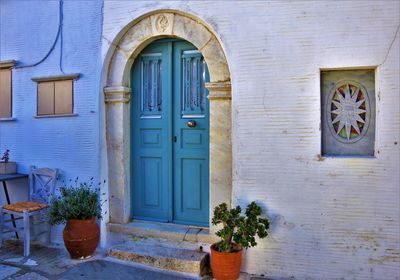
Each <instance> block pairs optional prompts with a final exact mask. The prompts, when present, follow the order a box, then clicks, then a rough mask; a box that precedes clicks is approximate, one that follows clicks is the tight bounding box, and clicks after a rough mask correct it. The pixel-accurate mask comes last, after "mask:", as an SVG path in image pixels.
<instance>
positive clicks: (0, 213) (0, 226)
mask: <svg viewBox="0 0 400 280" xmlns="http://www.w3.org/2000/svg"><path fill="white" fill-rule="evenodd" d="M3 227H4V211H3V206H0V248H1V246H2V245H3Z"/></svg>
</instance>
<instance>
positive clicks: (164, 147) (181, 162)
mask: <svg viewBox="0 0 400 280" xmlns="http://www.w3.org/2000/svg"><path fill="white" fill-rule="evenodd" d="M208 81H209V74H208V70H207V65H206V63H205V61H204V58H203V56H202V55H201V53H200V51H199V50H197V48H196V47H195V46H193V45H192V44H190V43H189V42H187V41H183V40H177V39H161V40H156V41H154V42H152V43H151V44H150V45H149V46H147V47H146V48H145V49H144V50H143V51H142V52H141V53H140V54H139V55H138V56H137V57H136V59H135V62H134V64H133V66H132V70H131V88H132V97H131V113H132V118H131V132H132V133H131V144H132V148H131V168H132V170H131V178H132V180H131V184H132V193H131V194H132V216H133V218H134V219H143V220H153V221H161V222H173V223H180V224H189V225H197V226H208V221H209V101H208V99H207V98H206V96H207V95H208V91H207V89H206V88H205V83H206V82H208Z"/></svg>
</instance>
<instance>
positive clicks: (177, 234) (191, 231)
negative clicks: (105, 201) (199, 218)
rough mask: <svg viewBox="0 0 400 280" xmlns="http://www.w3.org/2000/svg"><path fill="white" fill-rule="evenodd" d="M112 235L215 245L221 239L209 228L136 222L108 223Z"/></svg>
mask: <svg viewBox="0 0 400 280" xmlns="http://www.w3.org/2000/svg"><path fill="white" fill-rule="evenodd" d="M107 228H108V230H109V231H110V232H111V233H120V234H128V235H133V236H139V237H140V236H143V237H152V238H164V239H169V240H174V241H189V242H201V243H209V244H211V243H214V242H217V241H218V240H219V239H218V237H216V236H215V235H213V234H210V231H209V229H208V228H205V227H196V226H189V225H180V224H172V223H161V222H151V221H139V220H135V221H133V222H130V223H127V224H118V223H108V224H107Z"/></svg>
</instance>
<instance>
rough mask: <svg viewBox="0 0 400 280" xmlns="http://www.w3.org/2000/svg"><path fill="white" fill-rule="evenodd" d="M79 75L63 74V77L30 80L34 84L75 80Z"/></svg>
mask: <svg viewBox="0 0 400 280" xmlns="http://www.w3.org/2000/svg"><path fill="white" fill-rule="evenodd" d="M80 75H81V74H79V73H74V74H65V75H57V76H45V77H34V78H31V80H32V81H34V82H38V83H39V82H51V81H64V80H77V79H78V78H79V76H80Z"/></svg>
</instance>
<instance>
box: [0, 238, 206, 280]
mask: <svg viewBox="0 0 400 280" xmlns="http://www.w3.org/2000/svg"><path fill="white" fill-rule="evenodd" d="M22 251H23V248H22V243H21V242H18V241H6V242H4V243H3V246H2V248H1V249H0V279H7V280H8V279H10V280H11V279H18V280H55V279H62V280H80V279H82V280H89V279H90V280H93V279H99V280H102V279H104V280H106V279H107V280H108V279H112V280H120V279H121V280H122V279H134V280H136V279H137V280H144V279H149V280H150V279H154V280H157V279H160V280H161V279H165V280H174V279H182V280H183V279H185V280H186V279H196V278H197V277H195V276H191V275H186V274H181V273H174V272H168V271H163V270H159V269H153V268H149V267H145V266H141V265H127V264H126V263H122V262H114V261H112V260H111V259H109V258H106V257H105V256H104V254H102V253H98V254H97V255H96V256H93V257H92V258H90V259H88V260H71V259H70V258H69V256H68V253H67V252H66V251H65V250H64V249H61V248H49V247H44V246H40V245H37V244H33V245H32V246H31V255H30V256H29V257H27V258H24V257H22ZM197 279H198V278H197Z"/></svg>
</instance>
